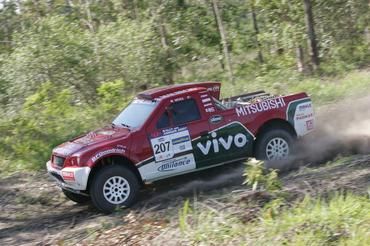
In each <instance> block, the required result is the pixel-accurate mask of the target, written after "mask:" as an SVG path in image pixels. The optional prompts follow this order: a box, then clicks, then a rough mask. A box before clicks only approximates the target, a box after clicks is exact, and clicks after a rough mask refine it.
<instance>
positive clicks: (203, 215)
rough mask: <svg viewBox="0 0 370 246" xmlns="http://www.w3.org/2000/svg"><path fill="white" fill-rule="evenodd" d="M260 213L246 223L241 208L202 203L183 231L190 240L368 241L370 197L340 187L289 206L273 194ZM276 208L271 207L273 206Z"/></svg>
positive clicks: (221, 242)
mask: <svg viewBox="0 0 370 246" xmlns="http://www.w3.org/2000/svg"><path fill="white" fill-rule="evenodd" d="M273 202H274V203H275V204H273V205H272V204H271V203H269V204H267V205H265V208H264V209H263V210H262V212H261V213H260V214H259V219H257V220H253V221H250V222H247V223H244V222H243V221H242V220H240V219H239V218H238V217H239V216H238V214H237V213H232V212H225V211H217V210H214V209H211V208H209V207H207V206H201V204H200V205H198V206H196V207H195V208H194V210H193V212H192V213H190V214H189V215H188V217H189V218H188V224H187V226H186V227H185V228H187V229H186V230H185V232H184V233H183V234H182V235H183V237H182V239H181V240H182V241H183V242H186V243H187V244H202V245H230V244H233V245H239V244H243V245H268V244H271V242H274V244H276V245H368V244H369V243H370V241H369V239H370V237H369V236H370V234H369V227H370V215H369V212H368V211H369V209H370V203H369V199H368V198H366V197H362V196H358V195H353V194H343V193H336V194H333V195H331V196H330V197H329V198H327V199H324V198H316V199H314V198H311V197H309V196H306V198H305V199H304V200H303V201H301V202H299V203H297V204H293V205H292V206H290V207H287V206H286V207H285V208H283V209H279V211H277V210H276V208H277V207H281V205H282V204H284V203H283V202H282V201H281V200H278V201H276V200H274V201H273ZM272 208H275V212H274V213H273V216H272V213H271V209H272Z"/></svg>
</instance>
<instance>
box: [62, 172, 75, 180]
mask: <svg viewBox="0 0 370 246" xmlns="http://www.w3.org/2000/svg"><path fill="white" fill-rule="evenodd" d="M62 177H63V179H64V180H66V181H67V180H68V181H74V180H75V174H74V172H66V171H62Z"/></svg>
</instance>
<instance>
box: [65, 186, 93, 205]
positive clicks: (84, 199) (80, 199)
mask: <svg viewBox="0 0 370 246" xmlns="http://www.w3.org/2000/svg"><path fill="white" fill-rule="evenodd" d="M62 191H63V193H64V195H65V196H66V197H67V198H68V199H69V200H71V201H73V202H75V203H78V204H86V203H88V202H90V197H88V196H84V195H80V194H77V193H73V192H71V191H68V190H65V189H62Z"/></svg>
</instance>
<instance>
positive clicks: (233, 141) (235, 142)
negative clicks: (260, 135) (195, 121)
mask: <svg viewBox="0 0 370 246" xmlns="http://www.w3.org/2000/svg"><path fill="white" fill-rule="evenodd" d="M211 137H212V139H211V140H207V141H206V142H205V143H198V144H197V147H198V148H199V149H200V151H201V152H202V154H203V155H208V154H209V153H211V152H213V153H218V152H220V149H221V148H222V149H224V150H229V149H230V148H231V147H232V146H235V147H237V148H242V147H244V146H245V145H246V144H247V143H248V138H247V136H246V135H245V134H243V133H238V134H236V135H235V136H234V135H229V136H227V138H226V139H225V138H223V137H219V138H217V133H216V132H212V133H211ZM211 150H212V151H211Z"/></svg>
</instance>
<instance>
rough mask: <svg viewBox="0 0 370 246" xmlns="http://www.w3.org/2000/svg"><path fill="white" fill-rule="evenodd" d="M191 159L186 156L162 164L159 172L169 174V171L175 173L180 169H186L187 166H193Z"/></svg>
mask: <svg viewBox="0 0 370 246" xmlns="http://www.w3.org/2000/svg"><path fill="white" fill-rule="evenodd" d="M191 162H192V161H191V159H190V158H188V157H186V156H184V157H181V158H177V159H173V160H171V161H168V162H166V163H164V164H161V165H160V166H159V167H158V168H157V170H158V171H159V172H169V171H174V170H176V169H178V168H180V167H184V166H187V165H190V164H191Z"/></svg>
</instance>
